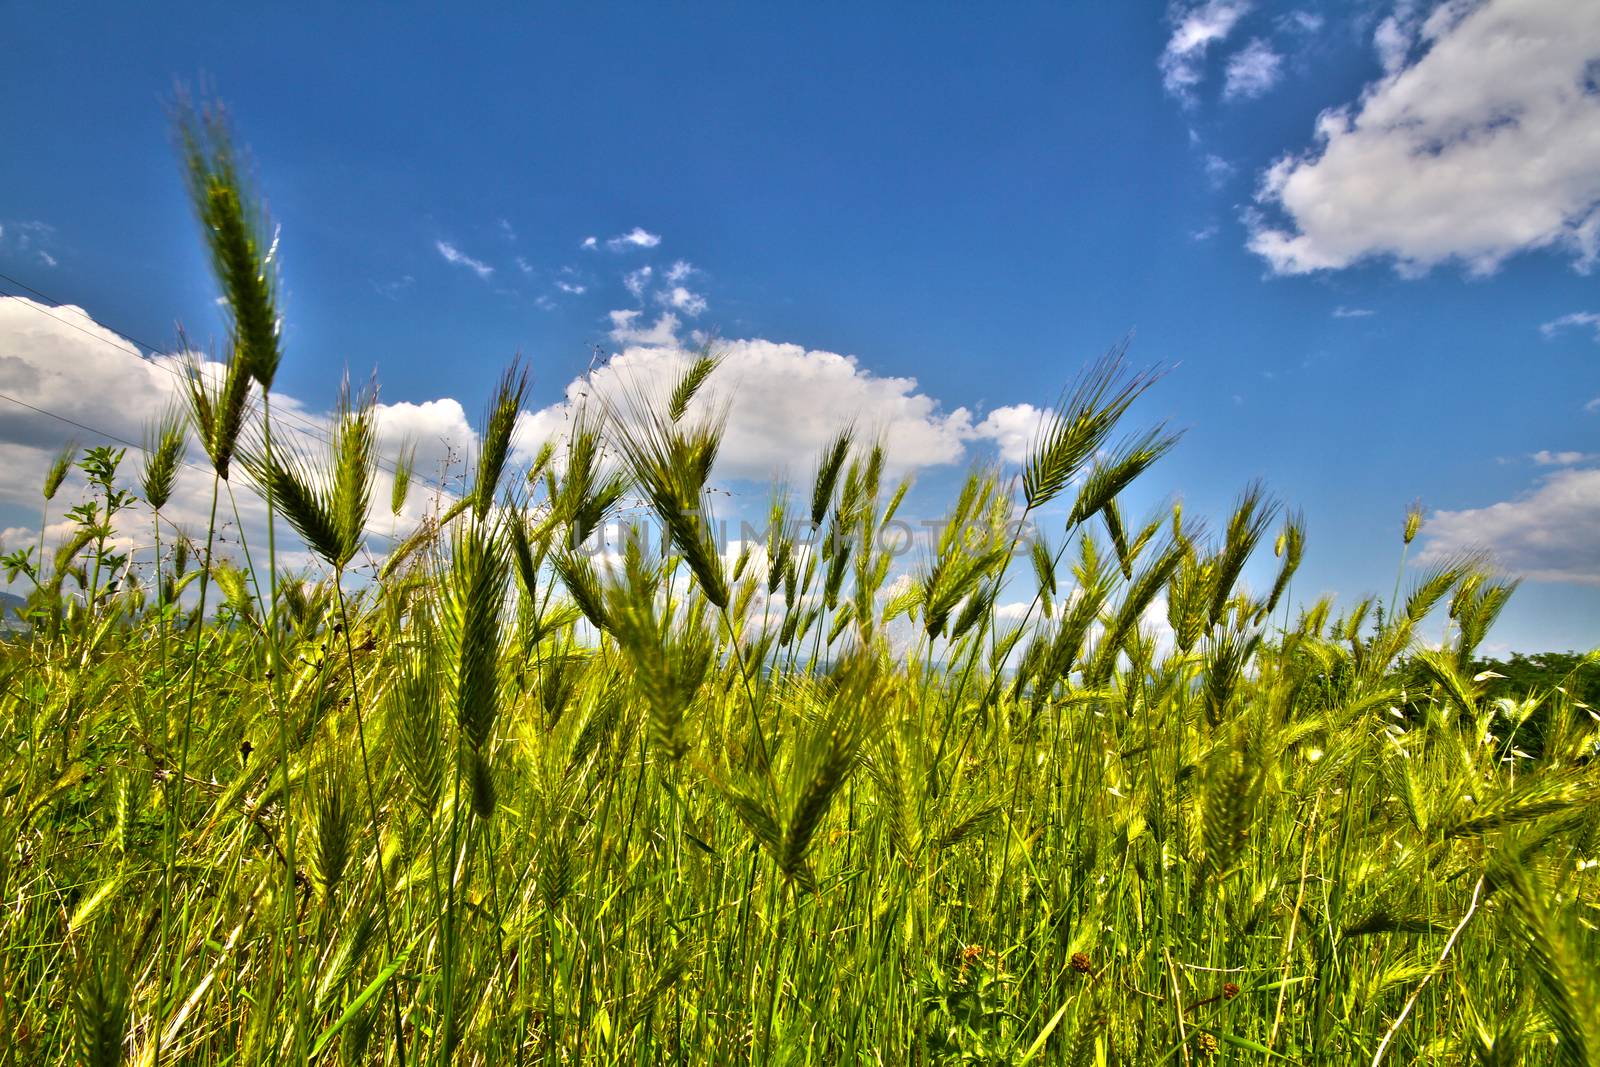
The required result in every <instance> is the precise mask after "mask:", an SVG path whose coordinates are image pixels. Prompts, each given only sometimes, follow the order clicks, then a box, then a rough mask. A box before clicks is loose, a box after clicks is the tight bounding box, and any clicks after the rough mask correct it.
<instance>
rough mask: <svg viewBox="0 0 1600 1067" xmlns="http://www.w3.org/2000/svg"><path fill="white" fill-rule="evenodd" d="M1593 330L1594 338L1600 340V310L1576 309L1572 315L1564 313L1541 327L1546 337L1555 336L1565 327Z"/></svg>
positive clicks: (1541, 331) (1540, 330) (1540, 329)
mask: <svg viewBox="0 0 1600 1067" xmlns="http://www.w3.org/2000/svg"><path fill="white" fill-rule="evenodd" d="M1569 328H1571V329H1578V330H1591V329H1592V330H1593V331H1594V339H1595V340H1596V341H1600V312H1595V311H1574V312H1573V313H1572V314H1570V315H1563V316H1561V317H1560V318H1559V319H1552V320H1550V321H1549V322H1547V323H1545V324H1544V325H1542V326H1540V327H1539V332H1540V333H1542V334H1544V335H1545V336H1546V337H1554V336H1555V335H1556V334H1558V333H1560V332H1561V331H1562V330H1565V329H1569Z"/></svg>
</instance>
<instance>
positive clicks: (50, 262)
mask: <svg viewBox="0 0 1600 1067" xmlns="http://www.w3.org/2000/svg"><path fill="white" fill-rule="evenodd" d="M39 262H40V263H43V264H44V265H45V266H47V267H54V266H55V265H56V257H55V256H52V255H51V254H50V253H49V252H46V251H45V250H44V249H42V248H41V249H39Z"/></svg>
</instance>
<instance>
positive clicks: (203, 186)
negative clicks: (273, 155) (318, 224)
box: [177, 100, 281, 391]
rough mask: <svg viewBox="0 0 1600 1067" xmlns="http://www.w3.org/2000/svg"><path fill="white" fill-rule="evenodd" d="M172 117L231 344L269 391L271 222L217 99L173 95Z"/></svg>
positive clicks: (273, 338) (273, 319)
mask: <svg viewBox="0 0 1600 1067" xmlns="http://www.w3.org/2000/svg"><path fill="white" fill-rule="evenodd" d="M177 122H178V135H179V139H180V141H181V147H182V152H183V159H184V170H185V176H186V178H187V180H188V186H189V198H190V201H191V202H192V204H193V206H194V211H195V215H196V217H197V218H198V219H199V221H200V227H201V230H202V232H203V233H204V236H205V242H206V248H207V250H208V251H209V252H210V253H211V270H212V273H213V274H214V275H215V276H216V279H217V284H218V286H219V287H220V288H221V290H222V296H223V299H224V301H225V306H226V309H227V315H228V317H229V319H230V320H231V322H230V326H231V329H230V334H231V336H232V338H233V342H234V347H235V349H236V351H237V352H238V353H239V356H240V358H241V359H242V360H243V363H244V369H245V371H246V373H247V374H248V375H249V377H251V378H253V379H255V380H256V381H257V382H259V383H260V384H261V388H262V389H263V390H264V391H270V390H271V389H272V380H273V377H274V376H275V375H276V374H277V371H278V362H279V359H280V358H281V352H280V350H279V345H278V328H279V317H278V308H277V262H276V260H277V250H278V242H277V237H276V235H273V236H272V237H270V238H269V237H268V236H267V235H268V234H269V232H271V229H272V227H271V224H270V222H269V221H268V219H267V217H266V213H265V211H263V210H262V208H261V206H260V204H259V202H258V200H257V199H256V197H255V195H254V193H253V192H252V190H251V189H250V187H249V181H248V178H247V175H246V173H245V167H244V165H243V163H242V161H241V160H240V158H239V155H238V153H237V151H236V150H235V149H234V146H233V137H232V134H231V132H230V131H229V128H228V120H227V115H226V113H225V112H224V111H223V109H222V107H221V105H219V104H215V103H212V104H208V105H205V106H204V107H202V108H201V109H199V110H196V109H195V107H194V106H193V105H192V104H191V103H190V102H189V101H187V100H180V101H179V105H178V119H177Z"/></svg>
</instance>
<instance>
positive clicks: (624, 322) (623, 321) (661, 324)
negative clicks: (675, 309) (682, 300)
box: [609, 309, 678, 346]
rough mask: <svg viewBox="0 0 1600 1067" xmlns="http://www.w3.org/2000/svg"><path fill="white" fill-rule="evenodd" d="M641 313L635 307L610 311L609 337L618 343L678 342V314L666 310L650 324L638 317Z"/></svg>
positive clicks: (661, 344)
mask: <svg viewBox="0 0 1600 1067" xmlns="http://www.w3.org/2000/svg"><path fill="white" fill-rule="evenodd" d="M642 314H643V313H642V312H640V311H638V310H637V309H634V310H628V311H612V312H610V313H609V316H610V318H611V335H610V336H611V339H612V340H613V341H615V342H616V343H617V344H619V345H654V346H663V345H664V346H672V345H675V344H677V343H678V316H676V315H674V314H672V313H671V312H667V313H666V314H663V315H662V316H661V317H660V318H658V319H656V321H655V323H654V324H653V325H650V326H645V325H643V324H642V323H641V322H640V321H639V319H640V317H641V315H642Z"/></svg>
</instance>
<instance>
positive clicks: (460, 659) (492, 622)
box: [445, 523, 511, 751]
mask: <svg viewBox="0 0 1600 1067" xmlns="http://www.w3.org/2000/svg"><path fill="white" fill-rule="evenodd" d="M450 550H451V552H450V554H451V559H450V574H449V577H448V579H447V581H448V589H447V593H446V603H445V634H446V637H447V638H448V640H449V644H450V649H451V651H452V652H453V653H454V654H455V661H456V679H455V705H456V725H457V726H458V727H459V728H460V730H461V733H462V736H463V737H464V738H465V739H466V741H467V743H468V744H469V745H470V746H471V747H472V748H473V749H474V750H475V751H476V750H481V749H483V748H484V747H485V746H486V745H487V744H488V743H489V739H490V736H491V735H492V734H493V732H494V723H495V719H496V717H497V716H498V714H499V710H500V679H499V670H498V668H499V657H500V641H501V636H502V635H501V630H502V615H503V612H504V608H505V599H506V582H507V580H508V579H509V578H510V569H511V564H510V559H509V553H508V551H507V548H506V539H505V535H504V533H503V532H502V530H501V529H500V528H499V527H497V526H491V525H489V524H485V523H471V524H469V525H467V526H465V527H464V528H463V527H458V528H457V529H456V532H455V535H454V536H453V538H452V539H451V545H450Z"/></svg>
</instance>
